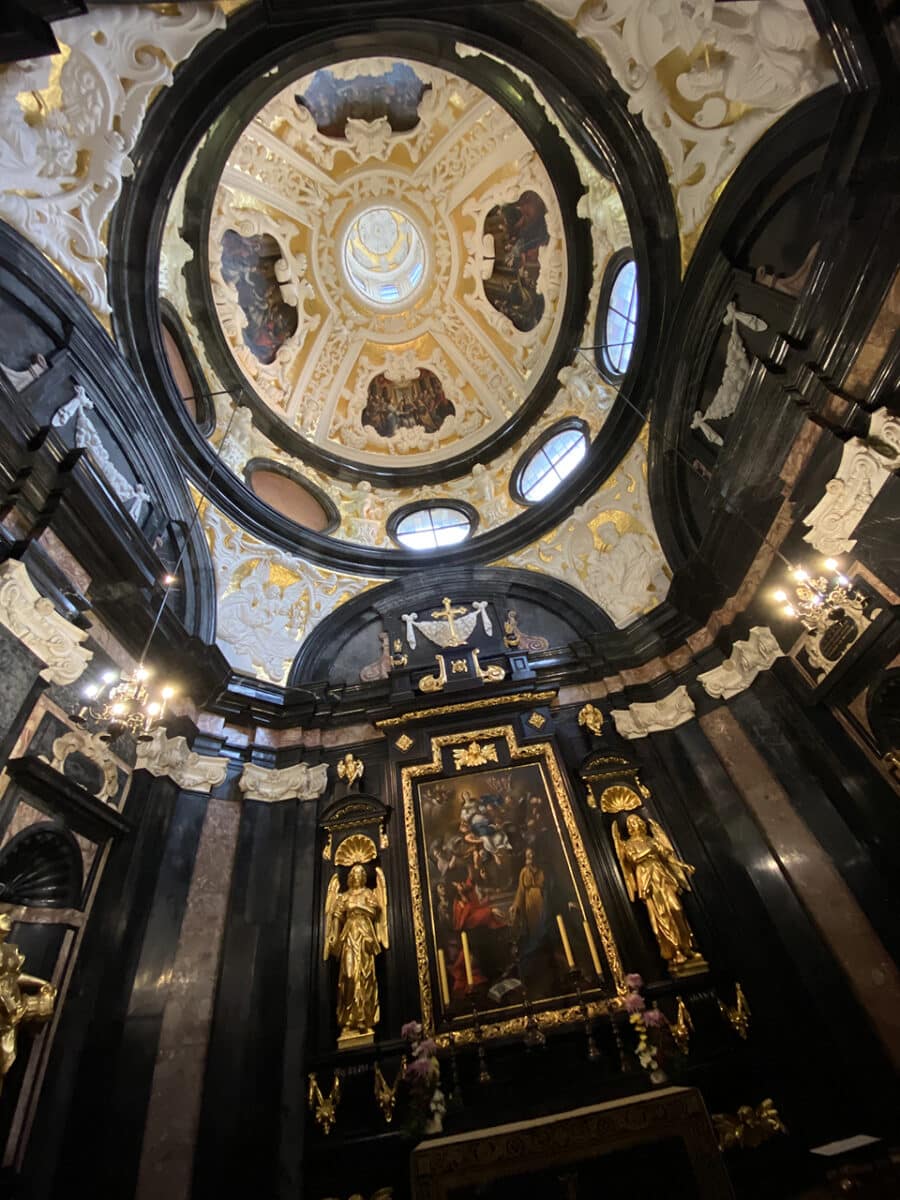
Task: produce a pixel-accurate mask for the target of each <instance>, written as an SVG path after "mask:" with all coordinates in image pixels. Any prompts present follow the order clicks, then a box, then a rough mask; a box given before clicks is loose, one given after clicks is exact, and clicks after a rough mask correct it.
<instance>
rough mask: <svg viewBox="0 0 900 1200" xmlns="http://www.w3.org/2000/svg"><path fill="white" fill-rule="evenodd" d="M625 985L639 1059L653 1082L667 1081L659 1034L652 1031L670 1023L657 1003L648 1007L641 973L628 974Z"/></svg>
mask: <svg viewBox="0 0 900 1200" xmlns="http://www.w3.org/2000/svg"><path fill="white" fill-rule="evenodd" d="M625 986H626V987H627V988H628V992H627V994H626V996H625V1001H624V1004H625V1011H626V1012H627V1013H628V1021H629V1024H630V1025H631V1027H632V1029H633V1030H634V1032H635V1035H636V1037H637V1051H636V1053H637V1060H638V1062H639V1063H640V1064H641V1066H642V1067H643V1068H644V1070H645V1071H647V1072H648V1074H649V1075H650V1079H651V1080H652V1081H653V1083H665V1082H666V1079H667V1078H668V1077H667V1075H666V1073H665V1071H664V1070H663V1069H662V1067H661V1066H660V1064H659V1059H660V1044H659V1034H656V1035H655V1036H654V1035H653V1034H652V1033H651V1030H659V1029H664V1028H665V1027H666V1026H667V1025H668V1022H667V1020H666V1017H665V1014H664V1013H661V1012H660V1011H659V1009H658V1008H657V1007H656V1005H655V1004H654V1005H653V1007H652V1008H647V1002H646V1001H645V1000H644V997H643V996H642V995H641V989H642V988H643V986H644V981H643V979H642V978H641V976H640V975H626V976H625Z"/></svg>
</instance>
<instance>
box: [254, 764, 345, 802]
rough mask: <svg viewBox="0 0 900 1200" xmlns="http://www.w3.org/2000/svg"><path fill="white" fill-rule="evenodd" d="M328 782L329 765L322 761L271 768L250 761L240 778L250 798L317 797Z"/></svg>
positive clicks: (309, 798) (286, 798)
mask: <svg viewBox="0 0 900 1200" xmlns="http://www.w3.org/2000/svg"><path fill="white" fill-rule="evenodd" d="M327 785H328V764H327V763H319V765H318V766H316V767H310V766H308V765H307V764H306V763H297V764H296V766H293V767H283V768H282V769H280V770H274V769H273V770H269V769H268V768H266V767H260V766H257V764H256V763H247V765H246V766H245V767H244V770H243V773H242V775H241V778H240V783H239V787H240V789H241V791H242V792H243V793H244V797H245V798H246V799H247V800H265V801H268V802H269V803H276V802H277V801H279V800H315V799H316V798H317V797H319V796H321V795H322V793H323V792H324V791H325V788H326V786H327Z"/></svg>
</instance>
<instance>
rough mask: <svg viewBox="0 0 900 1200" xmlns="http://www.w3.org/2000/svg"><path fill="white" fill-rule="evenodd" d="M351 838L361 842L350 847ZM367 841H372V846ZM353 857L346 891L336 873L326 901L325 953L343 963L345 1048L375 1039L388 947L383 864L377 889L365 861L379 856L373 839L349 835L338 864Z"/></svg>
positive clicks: (340, 1004)
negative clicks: (379, 970) (380, 971)
mask: <svg viewBox="0 0 900 1200" xmlns="http://www.w3.org/2000/svg"><path fill="white" fill-rule="evenodd" d="M351 841H352V842H354V843H356V844H355V845H353V846H351V847H349V848H348V849H347V850H345V847H347V843H348V842H351ZM362 843H368V846H363V845H362ZM369 847H371V850H369ZM342 851H343V853H342ZM354 852H355V853H354ZM351 856H353V857H354V858H355V861H353V862H352V865H350V870H349V872H348V875H347V887H346V889H345V890H344V891H341V890H340V879H339V876H338V874H337V872H335V874H334V875H333V876H332V877H331V882H330V883H329V885H328V895H327V898H326V900H325V951H324V957H325V958H326V959H327V958H329V957H333V958H337V959H338V960H339V962H340V969H339V972H338V990H337V1019H338V1027H339V1029H340V1034H339V1036H338V1046H339V1047H340V1046H341V1045H342V1044H343V1045H344V1046H347V1045H353V1044H356V1045H359V1044H362V1043H365V1042H371V1041H372V1040H373V1038H374V1032H375V1026H376V1024H377V1023H378V1020H379V1016H380V1012H379V1004H378V980H377V978H376V975H375V959H376V958H377V956H378V955H379V954H380V953H381V950H382V948H384V949H387V947H388V929H387V887H386V884H385V880H384V873H383V872H382V870H381V868H380V867H376V868H375V881H376V882H375V887H374V888H371V887H369V886H368V878H367V871H366V867H365V866H364V865H363V861H370V860H371V859H372V858H374V857H375V846H374V844H373V843H372V841H371V839H369V838H363V837H361V836H359V835H354V836H353V837H352V838H346V839H345V840H344V842H342V843H341V845H340V846H339V847H338V851H337V854H336V855H335V863H336V864H337V865H338V866H346V865H348V859H349V858H350V857H351ZM364 856H365V857H364ZM361 860H363V861H361Z"/></svg>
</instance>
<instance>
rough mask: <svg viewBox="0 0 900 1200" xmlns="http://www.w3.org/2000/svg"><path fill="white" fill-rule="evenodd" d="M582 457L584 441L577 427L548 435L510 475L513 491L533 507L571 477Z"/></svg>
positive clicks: (580, 428)
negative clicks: (513, 484) (515, 471)
mask: <svg viewBox="0 0 900 1200" xmlns="http://www.w3.org/2000/svg"><path fill="white" fill-rule="evenodd" d="M586 453H587V438H586V437H585V435H584V430H583V428H582V427H581V425H580V424H579V425H570V426H568V427H567V428H565V429H561V430H559V432H558V433H551V434H550V436H549V437H547V438H545V439H544V441H542V442H541V443H540V444H539V445H538V447H537V448H536V449H535V450H532V451H531V453H530V454H529V455H528V456H527V457H526V458H525V460H524V463H523V465H522V466H521V467H520V469H519V470H518V472H517V473H515V474H514V476H513V478H514V480H516V485H515V491H517V492H518V493H519V497H520V498H521V499H522V500H525V501H527V502H528V503H529V504H536V503H537V501H538V500H543V499H544V497H545V496H549V495H550V493H551V492H552V491H555V490H556V488H558V487H559V485H560V484H561V483H562V481H563V480H564V479H565V478H566V477H567V476H568V475H571V474H572V472H573V471H574V470H575V468H576V467H577V466H578V464H579V463H580V462H581V460H582V459H583V458H584V456H585V454H586Z"/></svg>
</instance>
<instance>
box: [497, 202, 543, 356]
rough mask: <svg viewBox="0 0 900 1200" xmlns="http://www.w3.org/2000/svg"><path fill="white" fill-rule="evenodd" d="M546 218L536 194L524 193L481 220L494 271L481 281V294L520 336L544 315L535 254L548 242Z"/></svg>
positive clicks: (539, 269)
mask: <svg viewBox="0 0 900 1200" xmlns="http://www.w3.org/2000/svg"><path fill="white" fill-rule="evenodd" d="M546 214H547V206H546V204H545V203H544V201H543V200H542V199H541V198H540V196H539V195H538V194H537V192H532V191H527V192H523V193H522V195H521V196H520V197H519V198H518V200H515V201H513V202H512V203H511V204H497V205H495V206H494V207H493V208H492V209H491V211H490V212H489V213H488V214H487V216H486V217H485V219H484V232H485V235H486V236H488V237H490V238H492V239H493V242H494V267H493V270H492V271H491V274H490V275H489V276H488V278H487V279H485V280H484V294H485V296H486V297H487V299H488V301H489V302H490V303H491V304H492V305H493V307H494V308H496V310H497V312H499V313H502V314H503V316H504V317H508V318H509V320H510V321H512V323H513V325H514V326H515V327H516V329H518V330H520V331H522V332H527V331H528V330H530V329H534V327H535V326H536V325H537V324H538V323H539V321H540V319H541V317H542V316H543V315H544V297H543V296H542V295H541V294H540V292H539V291H538V281H539V279H540V275H541V263H540V258H539V255H538V252H539V250H540V248H541V246H546V245H547V243H548V242H549V241H550V234H549V232H548V230H547V216H546Z"/></svg>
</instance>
